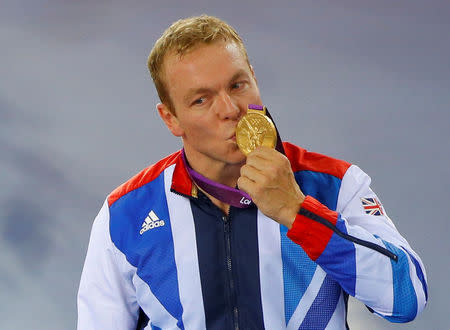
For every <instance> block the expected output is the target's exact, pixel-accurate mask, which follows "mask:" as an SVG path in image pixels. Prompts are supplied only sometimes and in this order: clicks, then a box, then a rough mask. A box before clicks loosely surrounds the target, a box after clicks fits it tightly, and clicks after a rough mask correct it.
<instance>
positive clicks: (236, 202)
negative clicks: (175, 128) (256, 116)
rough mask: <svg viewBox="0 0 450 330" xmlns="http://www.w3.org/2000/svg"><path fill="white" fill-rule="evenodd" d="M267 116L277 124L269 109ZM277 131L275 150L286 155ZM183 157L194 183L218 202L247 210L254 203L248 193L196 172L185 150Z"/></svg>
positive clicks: (252, 107)
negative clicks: (188, 160)
mask: <svg viewBox="0 0 450 330" xmlns="http://www.w3.org/2000/svg"><path fill="white" fill-rule="evenodd" d="M248 108H249V109H252V110H260V111H263V110H264V107H263V106H261V105H255V104H249V105H248ZM266 115H267V117H269V118H270V119H271V120H272V122H273V124H274V125H275V122H274V121H273V119H272V116H271V115H270V113H269V111H268V110H267V108H266ZM275 130H276V131H277V145H276V147H275V149H276V150H277V151H278V152H281V153H282V154H284V148H283V144H282V142H281V138H280V134H279V133H278V129H277V126H276V125H275ZM181 157H182V159H183V163H184V165H185V167H186V170H187V172H188V173H189V175H190V177H191V179H192V181H194V183H195V184H196V185H197V186H198V187H200V188H201V189H203V190H204V191H206V192H207V193H208V194H210V195H211V196H213V197H215V198H217V199H218V200H220V201H222V202H224V203H226V204H229V205H231V206H234V207H238V208H247V207H249V206H250V205H251V204H252V203H253V202H252V199H251V197H250V196H249V195H248V194H247V193H246V192H244V191H242V190H239V189H236V188H231V187H228V186H226V185H224V184H221V183H218V182H215V181H213V180H210V179H208V178H207V177H205V176H203V175H201V174H200V173H198V172H196V171H195V170H194V169H192V167H191V166H190V165H189V163H188V162H187V160H186V155H185V153H184V149H183V150H182V152H181Z"/></svg>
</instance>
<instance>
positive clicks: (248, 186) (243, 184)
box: [237, 176, 256, 196]
mask: <svg viewBox="0 0 450 330" xmlns="http://www.w3.org/2000/svg"><path fill="white" fill-rule="evenodd" d="M237 185H238V188H239V189H240V190H243V191H245V192H246V193H247V194H249V195H250V196H252V195H253V194H254V191H255V187H256V183H255V182H254V181H252V180H250V179H249V178H247V177H245V176H241V177H239V179H238V180H237Z"/></svg>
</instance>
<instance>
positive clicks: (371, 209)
mask: <svg viewBox="0 0 450 330" xmlns="http://www.w3.org/2000/svg"><path fill="white" fill-rule="evenodd" d="M361 202H362V205H363V207H364V211H366V214H368V215H384V212H383V206H382V205H381V203H380V202H379V201H378V199H376V198H375V197H370V198H369V197H365V198H361Z"/></svg>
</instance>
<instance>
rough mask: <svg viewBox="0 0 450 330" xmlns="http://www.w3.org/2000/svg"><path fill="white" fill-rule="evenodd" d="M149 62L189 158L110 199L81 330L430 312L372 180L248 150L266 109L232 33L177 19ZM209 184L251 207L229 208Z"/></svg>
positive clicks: (94, 244) (83, 297) (285, 324)
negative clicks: (243, 145)
mask: <svg viewBox="0 0 450 330" xmlns="http://www.w3.org/2000/svg"><path fill="white" fill-rule="evenodd" d="M148 65H149V69H150V72H151V75H152V78H153V80H154V83H155V86H156V89H157V91H158V94H159V97H160V99H161V103H159V104H158V105H157V109H158V112H159V114H160V116H161V118H162V120H163V121H164V123H165V124H166V125H167V127H168V128H169V130H170V131H171V132H172V134H173V135H175V136H177V137H181V139H182V141H183V148H184V151H178V152H176V153H174V154H172V155H170V156H168V157H166V158H164V159H162V160H161V161H159V162H157V163H156V164H154V165H151V166H150V167H148V168H146V169H144V170H143V171H142V172H141V173H139V174H137V175H136V176H135V177H133V178H132V179H130V180H129V181H127V182H126V183H124V184H123V185H121V186H120V187H119V188H117V189H116V190H115V191H113V192H112V193H111V194H110V195H109V196H108V198H107V200H106V201H105V204H104V205H103V207H102V209H101V211H100V213H99V215H98V216H97V218H96V220H95V222H94V225H93V229H92V234H91V239H90V243H89V248H88V253H87V257H86V262H85V266H84V269H83V274H82V278H81V283H80V289H79V294H78V328H79V329H137V328H138V329H141V328H146V329H205V328H207V329H264V328H265V329H325V328H326V329H345V328H346V327H347V322H346V313H347V299H348V295H352V296H354V297H356V298H357V299H359V300H360V301H362V302H363V303H364V304H366V305H367V307H368V308H369V310H370V311H372V312H373V313H376V314H378V315H380V316H382V317H384V318H386V319H387V320H390V321H392V322H407V321H410V320H412V319H414V318H415V317H416V315H417V314H418V313H420V312H421V311H422V309H423V308H424V305H425V304H426V300H427V284H426V275H425V270H424V268H423V265H422V262H421V260H420V258H419V257H418V256H417V254H416V253H415V252H414V251H413V250H412V249H411V247H410V246H409V244H408V243H407V241H406V240H405V239H404V238H403V237H402V236H401V235H400V234H399V233H398V232H397V230H396V228H395V227H394V225H393V223H392V222H391V220H390V219H389V218H388V217H387V215H386V212H385V210H384V208H383V207H382V205H381V204H380V202H379V200H378V198H377V197H376V195H375V194H374V193H373V192H372V190H371V189H370V187H369V184H370V178H369V177H368V176H367V175H366V174H365V173H364V172H362V171H361V170H360V169H359V168H358V167H357V166H355V165H351V164H349V163H347V162H344V161H340V160H336V159H332V158H330V157H327V156H323V155H319V154H316V153H311V152H308V151H306V150H304V149H302V148H300V147H297V146H294V145H292V144H289V143H283V145H282V146H281V147H278V148H277V150H275V149H273V148H269V147H265V146H259V147H258V148H256V149H255V150H253V151H251V152H250V153H249V154H248V155H247V156H246V155H244V153H243V152H241V150H240V149H239V147H238V145H237V143H236V126H237V125H238V122H239V121H240V120H241V119H242V118H243V116H244V115H246V114H247V109H248V107H249V105H261V104H262V100H261V96H260V93H259V90H258V85H257V81H256V78H255V72H254V71H253V68H252V67H251V65H250V63H249V61H248V57H247V53H246V50H245V47H244V45H243V43H242V40H241V38H240V37H239V35H238V34H237V33H236V32H235V31H234V30H233V29H232V28H231V27H230V26H229V25H227V24H226V23H225V22H223V21H221V20H219V19H217V18H214V17H209V16H204V15H203V16H199V17H193V18H189V19H185V20H180V21H177V22H175V23H174V24H173V25H172V26H171V27H169V28H168V29H167V30H166V31H165V32H164V34H163V36H162V37H161V38H160V39H159V40H158V41H157V42H156V44H155V46H154V48H153V50H152V52H151V54H150V56H149V63H148ZM251 107H252V108H255V107H254V106H251ZM255 109H260V108H259V107H256V108H255ZM254 111H256V110H254ZM204 183H210V184H211V186H213V187H216V188H217V187H218V186H220V185H221V186H220V187H221V188H220V189H222V190H223V191H224V190H227V189H228V190H233V189H232V188H234V187H238V188H239V189H240V190H239V191H237V190H233V192H234V193H242V192H244V193H247V194H248V195H249V196H250V197H251V200H252V202H251V203H250V199H246V198H244V197H243V199H241V201H248V202H245V203H244V204H247V205H245V206H249V207H243V208H240V207H235V206H230V204H232V203H231V202H230V200H228V199H227V194H220V193H219V194H217V191H215V190H214V189H209V188H206V186H205V185H203V184H204ZM217 189H219V188H217ZM224 196H225V197H224ZM243 196H247V195H243ZM233 205H234V204H233ZM243 206H244V205H243Z"/></svg>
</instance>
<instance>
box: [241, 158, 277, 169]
mask: <svg viewBox="0 0 450 330" xmlns="http://www.w3.org/2000/svg"><path fill="white" fill-rule="evenodd" d="M270 164H271V161H270V160H267V159H265V158H261V157H259V155H251V156H250V155H249V156H248V157H247V161H246V165H249V166H252V167H254V168H255V169H257V170H260V171H263V170H264V169H265V168H267V166H269V165H270Z"/></svg>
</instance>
